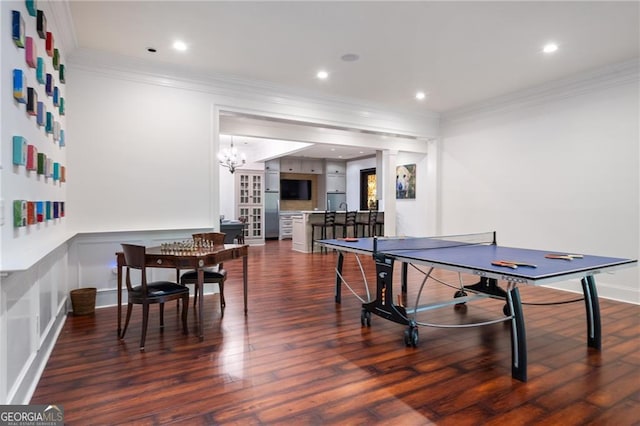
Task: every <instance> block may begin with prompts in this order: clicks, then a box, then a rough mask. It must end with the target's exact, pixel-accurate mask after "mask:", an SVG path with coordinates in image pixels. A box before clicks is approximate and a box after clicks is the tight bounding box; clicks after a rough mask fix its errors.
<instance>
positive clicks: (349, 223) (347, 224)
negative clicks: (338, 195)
mask: <svg viewBox="0 0 640 426" xmlns="http://www.w3.org/2000/svg"><path fill="white" fill-rule="evenodd" d="M357 215H358V212H357V211H352V212H346V213H345V214H344V222H336V227H338V226H341V227H342V238H346V237H347V235H348V229H349V228H351V229H353V233H352V235H353V236H354V237H355V236H356V217H357Z"/></svg>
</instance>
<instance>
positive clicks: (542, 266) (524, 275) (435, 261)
mask: <svg viewBox="0 0 640 426" xmlns="http://www.w3.org/2000/svg"><path fill="white" fill-rule="evenodd" d="M373 240H374V239H373V238H358V239H357V241H346V240H344V239H329V240H319V241H317V242H318V243H320V244H323V245H326V246H327V247H332V248H335V249H337V250H342V251H348V252H359V253H367V254H373V250H374V249H373V245H374V242H373ZM389 242H390V243H392V244H393V245H394V246H396V247H394V248H393V250H385V244H386V243H385V242H384V241H383V240H379V241H378V252H379V253H383V254H384V255H386V256H388V257H390V258H394V259H397V260H399V261H402V262H408V263H422V264H426V265H432V266H436V267H438V266H439V267H443V268H447V267H448V268H451V269H454V270H458V269H463V270H468V271H469V272H471V273H475V274H477V275H483V272H484V273H487V274H488V275H491V276H494V277H499V278H501V279H507V280H510V281H517V280H518V279H521V280H523V282H527V283H535V284H543V283H545V282H548V281H558V280H563V279H568V278H572V277H580V276H585V275H591V274H594V273H598V272H599V270H601V269H603V270H604V269H607V270H611V269H613V268H615V267H617V266H621V267H622V266H630V265H629V264H632V263H636V262H637V261H635V260H631V259H623V258H615V257H604V256H592V255H586V254H583V258H575V259H572V260H564V259H547V258H545V255H548V254H565V253H564V252H556V251H549V250H532V249H525V248H515V247H502V246H499V245H495V244H477V245H475V244H471V245H459V246H453V247H451V246H449V245H448V243H447V242H446V241H438V240H434V241H433V242H428V243H427V244H429V245H431V247H429V248H427V249H424V248H421V247H424V244H425V239H423V238H409V237H408V238H395V239H393V240H389ZM572 254H578V253H572ZM498 260H507V261H513V262H523V263H529V264H533V265H536V267H535V268H531V267H525V266H519V267H518V268H517V269H513V268H509V267H505V266H495V265H492V263H491V262H493V261H498Z"/></svg>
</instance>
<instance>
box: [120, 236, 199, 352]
mask: <svg viewBox="0 0 640 426" xmlns="http://www.w3.org/2000/svg"><path fill="white" fill-rule="evenodd" d="M122 250H123V252H124V259H125V263H126V267H127V272H126V279H125V282H126V285H127V296H128V303H127V319H126V321H125V323H124V329H123V330H122V335H121V336H120V338H121V339H124V335H125V333H126V332H127V326H128V325H129V320H130V319H131V310H132V307H133V304H138V305H142V337H141V338H140V350H141V351H144V342H145V339H146V337H147V325H148V323H149V305H152V304H156V303H159V304H160V328H161V329H162V328H164V303H165V302H168V301H171V300H177V299H182V329H183V333H184V334H187V333H188V328H187V309H188V308H189V289H188V288H186V287H184V286H182V285H180V284H178V283H175V282H171V281H154V282H147V272H146V271H147V268H146V262H145V251H146V249H145V247H144V246H136V245H132V244H122ZM131 269H137V270H140V273H141V278H140V285H136V286H134V284H133V283H132V282H131Z"/></svg>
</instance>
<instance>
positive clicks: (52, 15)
mask: <svg viewBox="0 0 640 426" xmlns="http://www.w3.org/2000/svg"><path fill="white" fill-rule="evenodd" d="M38 6H40V7H41V8H42V9H43V10H44V11H45V14H46V15H47V20H48V21H49V22H51V23H52V24H53V27H54V28H55V29H56V34H55V36H56V44H60V45H61V46H62V48H63V49H64V52H65V53H67V52H72V51H73V50H75V49H76V48H77V47H78V40H77V38H76V33H75V30H74V29H75V27H74V25H73V18H72V16H71V8H70V6H69V1H68V0H58V1H47V2H44V1H43V2H40V3H38Z"/></svg>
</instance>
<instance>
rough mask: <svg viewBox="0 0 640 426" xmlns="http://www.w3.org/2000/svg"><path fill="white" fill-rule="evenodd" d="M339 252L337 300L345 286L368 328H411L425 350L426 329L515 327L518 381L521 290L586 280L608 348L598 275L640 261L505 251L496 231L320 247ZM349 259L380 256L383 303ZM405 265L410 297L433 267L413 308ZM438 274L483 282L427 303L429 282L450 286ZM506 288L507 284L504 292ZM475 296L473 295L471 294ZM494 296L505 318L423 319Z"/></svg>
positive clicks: (596, 339) (592, 328)
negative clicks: (355, 285)
mask: <svg viewBox="0 0 640 426" xmlns="http://www.w3.org/2000/svg"><path fill="white" fill-rule="evenodd" d="M316 242H317V243H318V244H320V245H323V246H325V247H327V248H331V249H335V250H336V251H337V252H338V260H337V265H336V283H335V285H336V287H335V300H336V302H337V303H340V302H341V286H342V283H343V282H344V283H345V285H347V287H348V288H349V289H350V290H351V291H352V292H353V293H354V294H355V295H356V296H357V297H358V298H360V300H361V301H362V310H361V323H362V325H363V326H364V325H367V326H370V325H371V314H375V315H378V316H380V317H382V318H385V319H387V320H390V321H393V322H396V323H399V324H403V325H406V326H407V328H406V330H405V332H404V342H405V344H406V345H407V346H413V347H416V346H417V344H418V325H425V326H432V327H449V328H456V327H469V326H479V325H489V324H494V323H497V322H506V321H509V322H510V323H511V327H510V330H511V359H512V361H511V375H512V377H513V378H514V379H517V380H520V381H523V382H526V381H527V348H526V333H525V325H524V316H523V311H522V302H521V299H520V293H519V291H518V285H521V284H523V285H535V286H539V285H544V284H550V283H553V282H559V281H566V280H569V279H575V278H580V279H581V283H582V290H583V294H584V298H583V299H584V303H585V306H586V317H587V318H586V320H587V345H588V346H589V347H593V348H595V349H597V350H601V346H602V339H601V322H600V306H599V303H598V294H597V291H596V282H595V278H594V275H596V274H598V273H601V272H604V271H607V272H609V271H613V270H616V269H620V268H624V267H631V266H635V265H636V264H637V260H632V259H623V258H613V257H603V256H591V255H581V254H565V253H557V252H550V251H542V250H532V249H524V248H514V247H503V246H499V245H498V244H497V242H496V233H495V232H487V233H480V234H468V235H458V236H445V237H427V238H413V237H373V238H353V239H349V238H347V239H325V240H318V241H316ZM346 253H353V254H355V255H356V257H358V255H366V256H372V257H373V260H374V261H375V266H376V293H375V297H374V298H373V299H372V296H371V295H370V294H369V290H368V285H367V284H366V277H365V276H364V269H363V267H362V264H361V263H360V260H359V257H358V263H359V264H360V269H361V272H362V274H363V278H364V280H365V287H367V295H368V299H367V300H364V299H362V298H361V297H360V296H358V294H357V293H356V292H355V291H354V290H353V289H352V288H351V287H349V285H348V284H347V283H346V281H345V280H344V279H343V275H342V272H343V271H342V268H343V264H344V256H345V254H346ZM395 262H400V263H401V264H402V270H401V284H402V287H401V288H402V292H403V294H405V295H406V292H407V269H408V266H409V265H421V266H424V267H427V268H428V269H427V271H426V272H424V279H423V281H422V284H421V286H420V289H419V291H418V295H417V298H416V304H415V307H413V308H408V307H405V306H404V304H403V303H401V302H400V301H398V303H395V302H394V297H393V268H394V263H395ZM435 269H442V270H448V271H453V272H458V273H460V274H461V273H466V274H472V275H475V276H478V277H479V278H480V280H479V282H478V283H476V284H473V285H464V284H462V279H461V281H460V285H459V287H458V291H457V292H456V293H455V295H454V298H452V299H451V300H449V301H444V302H443V301H438V302H436V303H431V304H427V305H419V303H420V297H421V294H422V291H423V289H424V286H425V283H426V282H427V280H428V279H429V278H431V279H435V280H436V281H439V282H442V281H440V280H439V279H437V278H435V277H434V276H433V275H432V272H433V271H434V270H435ZM498 282H504V283H506V285H507V289H506V290H504V289H502V288H501V287H500V286H499V285H498ZM469 293H471V295H469ZM486 297H492V298H497V299H501V300H505V302H506V304H505V306H504V308H503V313H504V315H505V316H504V317H500V318H498V319H495V320H489V321H485V322H481V323H474V324H455V325H454V324H450V325H446V324H433V323H423V322H419V321H418V320H417V319H416V315H417V314H418V313H419V312H424V311H427V310H431V309H438V308H442V307H444V306H450V305H454V304H455V305H461V304H466V303H467V302H471V301H472V300H474V299H476V298H486Z"/></svg>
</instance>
